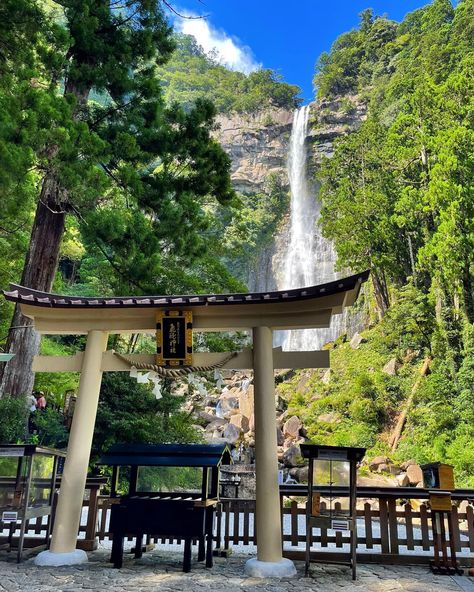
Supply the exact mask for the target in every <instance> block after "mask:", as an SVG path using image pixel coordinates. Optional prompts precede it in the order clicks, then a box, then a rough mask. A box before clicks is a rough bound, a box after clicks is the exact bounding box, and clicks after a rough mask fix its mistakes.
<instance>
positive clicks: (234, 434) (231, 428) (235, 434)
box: [222, 423, 242, 444]
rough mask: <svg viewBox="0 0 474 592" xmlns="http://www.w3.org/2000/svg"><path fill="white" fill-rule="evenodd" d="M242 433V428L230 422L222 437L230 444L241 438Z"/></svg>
mask: <svg viewBox="0 0 474 592" xmlns="http://www.w3.org/2000/svg"><path fill="white" fill-rule="evenodd" d="M241 433H242V430H240V428H238V427H237V426H236V425H234V424H233V423H228V424H227V425H226V426H225V428H224V431H223V433H222V437H223V438H224V440H225V441H226V442H228V443H229V444H235V443H236V442H238V440H239V439H240V434H241Z"/></svg>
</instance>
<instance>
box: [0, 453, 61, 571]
mask: <svg viewBox="0 0 474 592" xmlns="http://www.w3.org/2000/svg"><path fill="white" fill-rule="evenodd" d="M37 456H52V457H53V467H52V471H51V475H50V478H48V479H41V480H39V479H35V485H36V486H39V488H40V489H46V490H49V495H48V498H47V503H44V504H41V505H38V506H34V505H30V503H29V502H30V492H31V488H32V481H33V463H34V459H35V458H36V457H37ZM65 456H66V453H65V452H61V451H59V450H56V449H54V448H47V447H44V446H36V445H33V444H0V459H1V458H13V459H17V468H16V477H14V478H12V477H0V530H1V529H3V528H8V529H9V534H8V538H7V542H6V543H4V544H2V545H0V548H5V549H7V550H8V551H9V552H11V551H12V550H13V548H14V547H13V541H14V536H15V532H16V531H17V530H18V526H19V528H20V533H19V535H18V544H17V547H16V551H17V556H16V558H17V562H18V563H19V562H20V561H21V559H22V556H23V543H24V539H25V532H26V525H27V522H28V520H31V519H32V518H40V517H41V518H42V517H43V516H47V517H48V524H47V528H46V535H45V538H44V542H43V543H41V544H40V545H38V546H37V547H35V549H38V547H45V546H47V545H48V543H49V536H50V533H51V526H52V513H53V500H54V492H55V487H56V475H57V470H58V461H59V458H61V457H65ZM9 491H10V492H11V493H12V495H11V498H10V496H9V495H8V492H9ZM2 492H3V493H4V497H3V499H2V497H1V494H2ZM2 527H3V528H2Z"/></svg>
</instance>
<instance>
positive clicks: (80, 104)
mask: <svg viewBox="0 0 474 592" xmlns="http://www.w3.org/2000/svg"><path fill="white" fill-rule="evenodd" d="M23 1H25V0H23ZM58 4H59V3H58ZM60 4H61V6H62V8H63V15H64V18H63V19H61V20H60V22H62V23H63V24H62V27H58V26H57V24H56V25H55V28H56V29H55V30H56V32H57V35H56V37H55V41H56V43H57V46H56V51H60V50H61V51H62V53H61V57H62V59H61V60H60V61H58V60H56V61H55V62H54V66H53V67H51V68H50V70H49V76H50V79H49V80H46V81H45V80H42V81H41V85H42V86H43V87H45V88H46V90H45V92H49V93H50V95H54V96H55V97H56V103H55V108H56V109H55V110H53V109H51V129H50V130H48V132H47V134H46V138H47V140H46V141H45V142H44V145H43V146H42V148H41V150H37V153H36V158H37V163H36V166H37V169H38V170H39V171H40V172H41V174H42V181H41V188H40V191H39V195H38V201H37V206H36V214H35V218H34V222H33V227H32V231H31V238H30V243H29V248H28V253H27V255H26V260H25V264H24V268H23V273H22V277H21V284H23V285H25V286H28V287H30V288H34V289H36V290H40V291H50V290H51V287H52V283H53V280H54V277H55V274H56V270H57V265H58V258H59V250H60V245H61V240H62V238H63V234H64V229H65V220H66V217H67V216H70V215H72V216H77V217H78V218H79V219H80V220H81V223H82V224H83V225H84V227H85V228H88V227H89V234H91V233H92V234H93V233H94V231H97V232H99V230H100V231H101V236H100V237H99V239H100V245H99V246H100V248H101V250H102V251H103V253H104V255H105V256H106V257H107V255H108V253H107V239H108V236H107V233H109V234H110V236H111V238H112V239H113V240H115V242H116V243H117V242H120V243H121V244H122V250H124V251H127V250H130V251H131V252H132V253H135V252H137V251H139V249H138V250H137V249H136V248H135V247H134V240H135V238H137V239H139V240H141V241H143V233H145V235H146V237H147V238H149V240H150V241H151V242H153V245H154V247H155V249H156V250H158V249H159V250H160V251H161V252H163V253H167V254H168V253H170V252H171V253H172V252H173V251H178V252H180V253H184V252H186V251H189V253H190V257H192V256H196V255H197V254H199V253H200V252H202V251H203V250H204V245H203V244H202V240H200V237H199V232H200V230H202V228H203V227H205V225H206V222H207V218H206V214H205V211H204V209H203V208H202V207H201V205H204V201H205V200H206V199H207V198H208V197H209V196H214V197H215V198H217V199H218V200H219V201H220V202H226V201H228V200H230V199H231V198H232V196H233V192H232V189H231V185H230V178H229V169H230V162H229V159H228V157H227V156H226V155H225V153H224V152H223V151H222V149H221V148H220V146H219V145H218V144H217V143H216V142H215V141H214V140H213V139H212V138H211V131H212V129H213V126H214V124H213V118H214V114H215V113H214V108H213V106H212V105H211V104H210V103H208V102H205V101H200V102H198V103H197V104H196V106H195V107H194V108H193V109H191V110H190V111H188V112H186V113H184V112H183V111H182V110H181V109H180V108H179V107H178V106H177V105H173V106H171V107H169V108H167V107H165V105H164V102H163V100H162V96H161V92H160V83H159V81H158V80H157V79H156V76H155V68H156V66H157V65H161V64H163V63H164V62H165V61H166V60H167V59H168V58H169V56H170V54H171V52H172V51H173V48H174V45H173V41H172V38H171V29H170V28H169V26H168V24H167V22H166V18H165V16H164V13H163V10H162V5H161V4H162V3H161V2H158V1H156V0H140V1H130V0H127V1H125V2H117V1H113V0H63V1H62V2H61V3H60ZM49 43H51V39H49ZM60 44H61V45H60ZM59 85H62V88H63V89H64V90H63V93H62V96H58V92H57V89H58V86H59ZM91 93H94V94H93V97H95V98H96V101H93V100H92V96H91ZM200 204H201V205H200ZM119 210H120V211H121V212H125V213H126V214H127V216H125V219H121V220H120V221H118V220H117V219H116V217H114V212H115V211H119ZM102 214H103V219H102ZM137 228H138V229H140V233H141V235H142V236H137ZM116 249H117V247H116ZM154 257H155V259H154V261H153V265H152V266H150V267H151V269H150V270H149V271H148V273H150V274H152V273H154V274H159V271H160V267H159V260H157V257H158V259H159V253H156V252H155V255H154ZM109 260H110V263H111V264H112V265H113V264H114V261H113V257H112V256H111V255H110V254H109ZM128 263H129V264H130V265H133V261H128ZM124 272H125V271H124V270H122V273H124ZM137 289H138V287H137ZM31 325H32V323H31V321H30V320H29V319H27V318H25V317H23V316H22V315H21V313H20V310H19V309H18V307H17V308H16V309H15V312H14V316H13V320H12V324H11V328H10V332H9V336H8V341H7V351H10V352H14V353H15V354H16V355H15V357H14V358H13V360H12V361H11V362H10V363H9V364H8V365H6V367H4V369H3V376H1V379H2V382H1V388H0V393H11V394H13V395H17V394H21V393H28V392H30V391H31V389H32V384H33V374H32V372H31V365H32V360H33V356H34V355H35V354H36V353H37V351H38V347H39V335H38V334H37V333H36V332H35V331H34V330H33V329H32V326H31Z"/></svg>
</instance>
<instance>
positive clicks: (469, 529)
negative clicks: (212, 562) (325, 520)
mask: <svg viewBox="0 0 474 592" xmlns="http://www.w3.org/2000/svg"><path fill="white" fill-rule="evenodd" d="M103 482H104V480H103V479H89V480H88V482H87V489H86V496H85V500H84V510H83V514H82V520H81V526H80V529H79V538H78V547H79V548H82V549H85V550H87V551H90V550H93V549H95V548H96V546H97V539H99V540H101V541H102V540H107V539H111V534H110V532H109V518H110V507H111V506H112V504H114V503H116V502H117V500H114V499H111V498H109V497H106V496H101V495H100V487H101V485H102V484H103ZM280 495H281V508H282V533H283V551H284V555H285V556H287V557H290V558H293V559H302V558H303V555H304V543H305V518H304V516H305V495H306V487H304V486H282V487H281V488H280ZM322 495H323V497H324V493H323V494H322ZM339 495H340V497H341V498H342V497H344V491H341V492H339ZM452 499H453V506H452V518H453V524H454V537H455V546H456V551H457V553H458V559H459V560H460V562H461V563H463V564H464V565H474V490H455V491H453V492H452ZM427 500H428V491H427V490H424V489H419V488H408V487H405V488H380V489H373V488H368V487H359V488H358V510H357V516H358V529H357V530H358V536H357V543H358V558H359V560H360V561H363V562H364V561H365V562H388V563H426V562H428V561H429V559H430V557H431V555H432V552H433V536H432V530H431V512H430V509H429V506H428V504H427ZM323 503H324V502H323ZM254 524H255V500H241V499H224V500H221V503H220V504H219V506H218V509H217V519H216V528H215V546H216V548H217V549H219V550H220V551H221V552H222V553H226V552H228V551H229V550H231V549H232V547H233V546H250V545H256V544H257V540H256V534H255V530H254ZM43 531H44V524H43V523H42V522H41V519H34V520H31V521H30V524H28V530H27V533H26V534H27V537H28V535H30V538H29V539H28V538H27V540H26V544H27V545H28V544H30V545H33V544H34V539H35V537H37V536H39V535H40V534H41V533H42V532H43ZM0 535H1V533H0ZM0 540H1V536H0ZM36 540H37V538H36ZM313 540H314V543H315V544H316V546H315V548H314V551H317V553H318V555H319V556H320V557H323V556H325V555H326V554H327V555H328V556H330V558H332V559H336V558H337V556H338V555H340V554H341V553H342V552H344V551H345V548H344V546H345V545H346V544H348V543H349V536H348V535H346V534H345V533H342V532H334V531H331V530H329V529H324V528H322V529H315V531H314V536H313ZM155 542H157V543H161V542H173V543H179V542H180V541H179V540H173V541H170V540H168V541H164V540H161V539H160V540H157V541H155Z"/></svg>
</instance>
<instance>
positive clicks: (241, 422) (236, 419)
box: [230, 413, 249, 433]
mask: <svg viewBox="0 0 474 592" xmlns="http://www.w3.org/2000/svg"><path fill="white" fill-rule="evenodd" d="M230 423H231V424H233V425H235V426H237V427H238V428H239V430H241V431H242V432H244V433H245V432H248V431H249V420H248V417H245V415H242V414H241V413H236V414H235V415H232V417H231V418H230Z"/></svg>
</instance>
